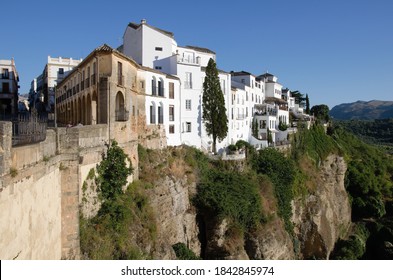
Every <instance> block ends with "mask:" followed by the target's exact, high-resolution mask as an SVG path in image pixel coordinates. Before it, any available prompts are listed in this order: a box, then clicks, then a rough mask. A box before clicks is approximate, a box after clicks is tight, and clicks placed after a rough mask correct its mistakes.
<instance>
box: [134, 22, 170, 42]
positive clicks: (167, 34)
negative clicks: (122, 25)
mask: <svg viewBox="0 0 393 280" xmlns="http://www.w3.org/2000/svg"><path fill="white" fill-rule="evenodd" d="M142 22H143V23H140V24H138V23H134V22H130V23H129V24H128V26H129V27H131V28H133V29H138V28H139V27H141V26H142V25H143V24H144V25H147V26H149V27H150V28H152V29H154V30H156V31H158V32H161V33H162V34H164V35H166V36H169V37H171V38H174V35H173V33H172V32H169V31H166V30H164V29H160V28H157V27H154V26H151V25H150V24H147V23H146V21H143V20H142Z"/></svg>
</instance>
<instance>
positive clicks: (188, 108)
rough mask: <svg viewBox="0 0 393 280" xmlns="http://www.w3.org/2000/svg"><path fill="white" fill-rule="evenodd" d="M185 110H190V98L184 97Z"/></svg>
mask: <svg viewBox="0 0 393 280" xmlns="http://www.w3.org/2000/svg"><path fill="white" fill-rule="evenodd" d="M186 110H191V99H186Z"/></svg>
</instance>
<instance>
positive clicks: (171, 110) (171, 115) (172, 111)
mask: <svg viewBox="0 0 393 280" xmlns="http://www.w3.org/2000/svg"><path fill="white" fill-rule="evenodd" d="M174 120H175V106H173V105H169V121H171V122H173V121H174Z"/></svg>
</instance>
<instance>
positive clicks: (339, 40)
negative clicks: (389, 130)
mask: <svg viewBox="0 0 393 280" xmlns="http://www.w3.org/2000/svg"><path fill="white" fill-rule="evenodd" d="M0 10H1V11H2V16H1V19H2V28H1V29H0V34H1V37H0V38H1V41H0V59H10V58H11V57H14V58H15V63H16V67H17V70H18V72H19V75H20V85H21V89H20V93H26V92H28V90H29V88H30V82H31V81H32V79H33V78H35V77H36V76H38V75H39V74H40V73H41V72H42V70H43V68H44V65H45V63H46V59H47V56H48V55H50V56H52V57H56V56H62V57H73V58H84V57H85V56H87V55H88V54H89V53H90V52H91V51H92V50H93V49H94V48H96V47H97V46H99V45H102V44H103V43H107V44H109V45H110V46H112V47H117V46H119V45H120V44H121V41H122V36H123V33H124V30H125V28H126V26H127V24H128V23H129V22H140V20H141V19H146V20H147V22H148V23H149V24H150V25H153V26H156V27H159V28H162V29H165V30H168V31H171V32H173V33H174V34H175V39H176V41H177V43H178V45H180V46H184V45H196V46H201V47H206V48H209V49H212V50H214V51H215V52H216V53H217V64H218V67H219V68H220V69H223V70H226V71H231V70H234V71H240V70H245V71H248V72H251V73H253V74H256V75H259V74H262V73H264V72H266V71H268V72H269V73H272V74H275V75H276V76H278V78H279V82H281V83H282V84H283V85H284V86H286V87H288V88H290V89H292V90H299V91H301V92H302V93H308V94H309V97H310V102H311V105H316V104H327V105H328V106H329V107H330V108H331V107H333V106H334V105H337V104H340V103H346V102H353V101H357V100H366V101H367V100H373V99H378V100H393V87H392V82H393V16H392V15H393V1H391V0H369V1H366V0H357V1H355V0H349V1H345V0H328V1H326V0H319V1H318V0H314V1H312V0H298V1H296V0H292V1H291V0H270V1H265V0H260V1H254V0H251V1H211V0H210V1H205V0H199V1H194V2H193V1H118V0H112V1H100V0H98V1H92V0H84V1H80V0H79V1H75V0H68V1H63V2H60V1H52V0H51V1H47V0H43V1H2V2H1V4H0ZM3 11H9V12H6V13H3Z"/></svg>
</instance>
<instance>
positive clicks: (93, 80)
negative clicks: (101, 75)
mask: <svg viewBox="0 0 393 280" xmlns="http://www.w3.org/2000/svg"><path fill="white" fill-rule="evenodd" d="M91 84H92V85H95V84H96V74H93V75H91Z"/></svg>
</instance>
